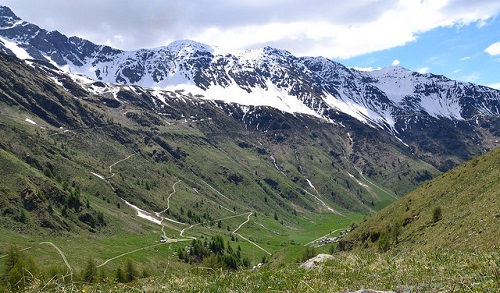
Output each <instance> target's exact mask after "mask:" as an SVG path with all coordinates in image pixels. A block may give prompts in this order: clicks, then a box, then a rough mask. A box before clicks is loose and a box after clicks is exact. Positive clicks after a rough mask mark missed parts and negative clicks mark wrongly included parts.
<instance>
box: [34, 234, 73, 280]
mask: <svg viewBox="0 0 500 293" xmlns="http://www.w3.org/2000/svg"><path fill="white" fill-rule="evenodd" d="M40 244H48V245H52V246H53V247H54V248H55V249H56V250H57V251H58V252H59V254H60V255H61V257H62V259H63V261H64V263H65V264H66V266H67V267H68V270H69V271H70V272H71V274H73V268H71V266H70V265H69V262H68V260H67V259H66V256H65V255H64V253H63V252H62V250H61V249H59V247H57V246H56V245H55V244H54V243H52V242H41V243H40Z"/></svg>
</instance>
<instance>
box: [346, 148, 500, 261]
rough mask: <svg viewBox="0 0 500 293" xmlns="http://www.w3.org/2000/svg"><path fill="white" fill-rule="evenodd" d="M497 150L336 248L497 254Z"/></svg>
mask: <svg viewBox="0 0 500 293" xmlns="http://www.w3.org/2000/svg"><path fill="white" fill-rule="evenodd" d="M499 235H500V148H497V149H495V150H493V151H490V152H488V153H486V154H484V155H481V156H479V157H476V158H474V159H472V160H470V161H468V162H466V163H464V164H462V165H460V166H459V167H457V168H454V169H452V170H451V171H449V172H447V173H445V174H443V175H441V176H439V177H437V178H435V179H434V180H432V181H429V182H427V183H425V184H424V185H423V186H421V187H419V188H418V189H417V190H415V191H414V192H412V193H410V194H409V195H407V196H406V197H404V198H402V199H400V200H398V201H397V202H395V203H394V204H392V205H390V206H389V207H387V208H385V209H384V210H382V211H381V212H379V213H377V214H376V215H374V216H373V217H370V218H369V219H368V220H366V221H365V222H363V223H361V224H360V225H359V227H357V228H356V229H355V230H354V231H352V232H351V233H349V234H348V235H347V236H346V237H345V238H344V239H343V241H341V243H340V244H339V246H340V248H341V249H344V250H351V249H364V248H368V249H371V250H379V251H386V250H389V249H395V250H398V251H405V250H410V249H427V250H432V249H439V248H446V249H479V250H496V249H499V247H500V246H499V240H500V236H499Z"/></svg>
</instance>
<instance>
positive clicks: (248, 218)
mask: <svg viewBox="0 0 500 293" xmlns="http://www.w3.org/2000/svg"><path fill="white" fill-rule="evenodd" d="M252 214H253V213H252V212H249V213H248V217H247V220H246V221H245V222H243V223H241V224H240V225H239V226H238V228H236V229H235V230H234V231H233V233H236V232H238V230H240V228H241V227H242V226H243V225H245V224H246V223H248V222H249V221H250V217H251V216H252Z"/></svg>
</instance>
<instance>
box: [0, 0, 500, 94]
mask: <svg viewBox="0 0 500 293" xmlns="http://www.w3.org/2000/svg"><path fill="white" fill-rule="evenodd" d="M0 5H6V6H8V7H10V8H11V9H12V10H13V11H14V12H15V13H16V14H17V15H18V16H19V17H21V18H22V19H24V20H26V21H29V22H32V23H35V24H37V25H39V26H40V27H42V28H45V29H47V30H58V31H60V32H62V33H64V34H66V35H68V36H79V37H82V38H85V39H88V40H90V41H92V42H94V43H97V44H106V45H110V46H112V47H115V48H119V49H123V50H135V49H140V48H154V47H160V46H166V45H168V44H170V43H171V42H173V41H176V40H183V39H189V40H194V41H198V42H201V43H204V44H207V45H211V46H218V47H221V48H224V49H253V48H261V47H263V46H272V47H276V48H279V49H284V50H288V51H290V52H291V53H292V54H294V55H296V56H323V57H326V58H331V59H333V60H336V61H339V62H341V63H343V64H345V65H346V66H349V67H358V68H369V67H371V68H374V69H375V68H378V67H385V66H389V65H391V64H393V62H394V61H395V60H398V61H396V63H398V62H399V64H400V65H401V66H404V67H406V68H408V69H411V70H415V71H421V72H430V73H434V74H442V75H445V76H447V77H450V78H453V79H458V80H461V81H470V82H474V83H478V84H483V85H489V86H492V87H495V88H499V89H500V0H352V1H350V0H349V1H346V0H238V1H236V0H210V1H208V0H189V1H186V0H127V1H123V0H72V1H67V0H44V1H40V0H23V1H19V0H0ZM495 44H496V45H495ZM487 48H490V49H489V50H487V51H488V52H489V53H488V52H487V51H485V50H486V49H487Z"/></svg>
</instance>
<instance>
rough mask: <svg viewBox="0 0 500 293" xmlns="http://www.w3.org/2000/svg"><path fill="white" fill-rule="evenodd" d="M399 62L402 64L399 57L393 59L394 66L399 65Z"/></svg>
mask: <svg viewBox="0 0 500 293" xmlns="http://www.w3.org/2000/svg"><path fill="white" fill-rule="evenodd" d="M399 64H401V62H399V60H398V59H396V60H394V61H392V66H398V65H399Z"/></svg>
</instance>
